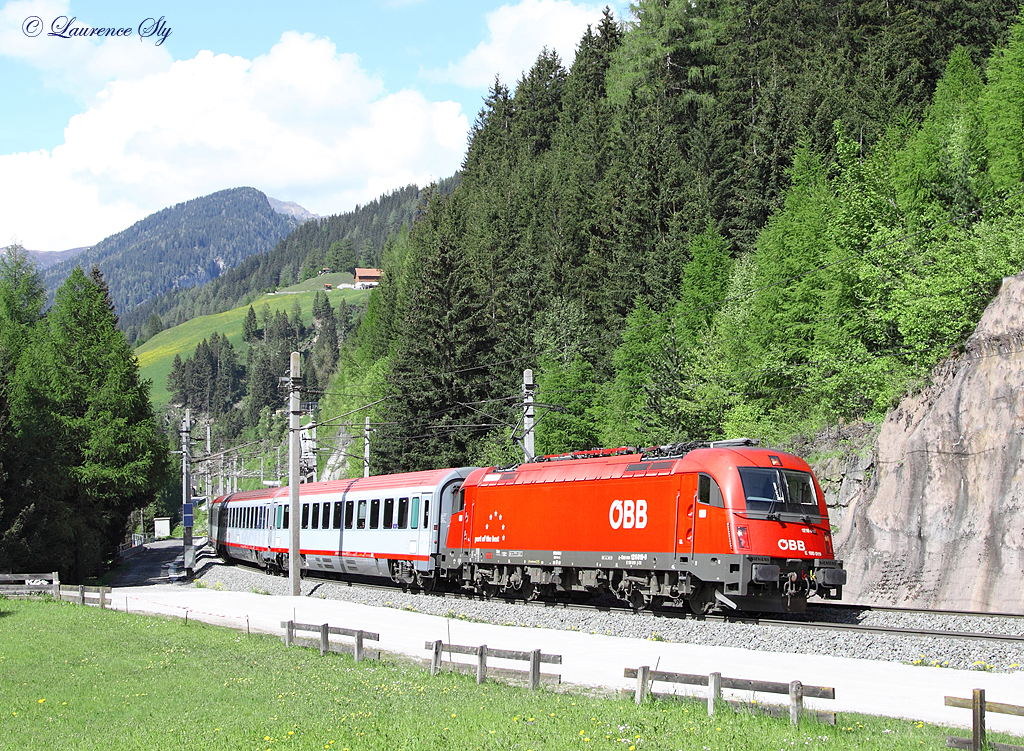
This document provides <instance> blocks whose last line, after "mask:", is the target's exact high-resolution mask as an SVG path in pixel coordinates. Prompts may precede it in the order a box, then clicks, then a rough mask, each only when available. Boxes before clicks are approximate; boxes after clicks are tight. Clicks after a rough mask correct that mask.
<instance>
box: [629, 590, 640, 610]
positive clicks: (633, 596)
mask: <svg viewBox="0 0 1024 751" xmlns="http://www.w3.org/2000/svg"><path fill="white" fill-rule="evenodd" d="M626 601H627V602H629V606H630V607H631V608H633V610H634V611H636V612H640V611H641V610H643V609H644V593H643V592H641V591H640V590H639V589H633V590H631V591H630V593H629V594H628V595H627V596H626Z"/></svg>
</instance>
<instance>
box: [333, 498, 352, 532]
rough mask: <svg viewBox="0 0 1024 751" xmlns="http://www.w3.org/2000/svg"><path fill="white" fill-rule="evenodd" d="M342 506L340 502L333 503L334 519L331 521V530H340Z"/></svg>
mask: <svg viewBox="0 0 1024 751" xmlns="http://www.w3.org/2000/svg"><path fill="white" fill-rule="evenodd" d="M344 506H345V504H344V503H342V502H341V501H335V502H334V518H333V519H332V520H331V529H341V509H342V508H344ZM350 518H351V517H350Z"/></svg>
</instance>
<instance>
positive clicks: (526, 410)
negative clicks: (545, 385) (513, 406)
mask: <svg viewBox="0 0 1024 751" xmlns="http://www.w3.org/2000/svg"><path fill="white" fill-rule="evenodd" d="M533 389H534V384H533V371H532V370H524V371H523V461H524V462H532V461H533V457H534V451H533Z"/></svg>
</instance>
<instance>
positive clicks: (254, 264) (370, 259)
mask: <svg viewBox="0 0 1024 751" xmlns="http://www.w3.org/2000/svg"><path fill="white" fill-rule="evenodd" d="M459 179H460V178H459V175H458V173H456V174H455V175H453V176H452V177H449V178H445V179H443V180H440V181H438V183H437V186H436V189H437V190H438V191H439V192H440V193H441V194H443V195H447V194H449V193H451V192H452V191H454V190H455V187H456V186H457V185H458V183H459ZM422 194H423V191H421V189H420V188H418V187H417V186H416V185H407V186H405V187H404V188H398V189H396V190H393V191H391V192H389V193H385V194H384V195H382V196H380V197H378V198H375V199H373V200H372V201H370V202H368V203H367V204H366V205H364V206H356V208H355V209H354V210H352V211H350V212H347V213H344V214H335V215H333V216H329V217H318V218H316V219H314V220H311V221H308V222H304V223H303V224H301V225H299V226H298V227H296V228H295V230H294V231H292V232H290V233H289V234H288V235H287V236H286V237H283V238H281V240H280V241H279V242H278V243H277V244H276V245H275V246H274V248H273V249H272V250H269V251H268V252H265V253H260V254H253V255H251V256H250V257H248V258H246V259H245V261H243V262H242V263H241V264H239V265H238V266H237V267H235V268H233V269H230V270H228V271H225V272H224V273H223V274H221V275H220V276H219V277H217V278H216V279H215V280H213V281H212V282H211V283H210V284H206V285H204V286H202V287H192V288H190V289H183V288H181V287H178V288H175V289H170V290H167V291H166V292H164V293H163V294H161V295H158V296H154V298H153V299H151V300H149V301H148V302H145V303H143V304H142V305H138V306H136V307H135V308H133V309H131V310H130V311H126V312H125V313H124V314H123V315H121V316H120V324H119V325H120V327H121V330H122V331H124V332H125V333H126V334H127V335H128V340H129V341H132V342H135V341H136V340H137V339H138V338H139V337H140V336H142V338H147V336H150V335H152V332H151V333H149V334H148V335H147V334H143V332H144V331H145V330H146V329H147V328H149V324H150V323H151V322H152V321H153V320H155V319H154V316H155V317H156V318H158V319H160V325H161V326H162V327H163V328H169V327H171V326H176V325H179V324H181V323H184V322H185V321H188V320H190V319H192V318H194V317H196V316H201V315H210V314H212V313H221V312H224V311H227V310H232V309H234V308H236V307H238V306H239V305H242V304H244V303H245V302H246V300H251V299H252V298H254V297H256V296H258V295H259V294H262V293H263V292H268V291H271V290H274V289H276V288H277V287H278V286H280V285H285V286H286V285H289V284H293V283H294V282H296V281H299V280H300V279H301V277H302V270H303V267H304V266H305V265H307V264H308V263H312V261H311V260H310V259H312V258H314V257H315V258H316V259H318V260H317V264H316V267H317V268H318V269H319V267H320V266H321V265H322V259H323V257H324V256H325V255H326V253H327V251H328V250H329V249H330V247H331V246H332V245H334V244H335V243H343V244H344V243H351V245H352V251H353V252H354V254H355V257H356V259H357V265H359V266H376V265H377V264H378V263H379V262H380V259H381V255H382V253H383V250H384V245H385V243H386V241H387V239H388V237H389V236H390V235H392V234H393V233H396V232H398V231H399V230H400V229H401V228H402V226H403V225H411V224H412V223H413V221H414V220H415V218H416V215H417V212H418V211H419V209H420V208H421V198H422ZM156 330H159V329H156Z"/></svg>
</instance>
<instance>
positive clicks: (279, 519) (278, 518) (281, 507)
mask: <svg viewBox="0 0 1024 751" xmlns="http://www.w3.org/2000/svg"><path fill="white" fill-rule="evenodd" d="M283 508H284V507H283V506H278V507H277V528H278V529H281V511H282V509H283Z"/></svg>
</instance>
